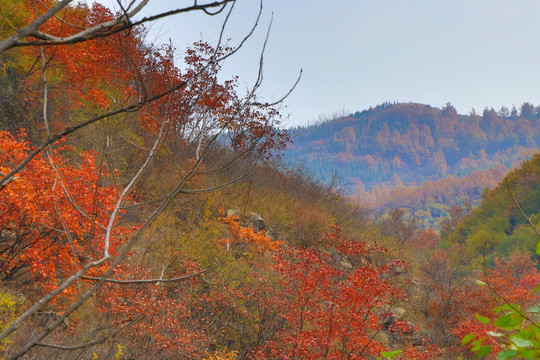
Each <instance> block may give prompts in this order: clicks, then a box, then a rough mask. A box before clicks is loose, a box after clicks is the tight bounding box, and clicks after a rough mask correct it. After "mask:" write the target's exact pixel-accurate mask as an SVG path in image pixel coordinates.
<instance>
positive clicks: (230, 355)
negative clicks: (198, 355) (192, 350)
mask: <svg viewBox="0 0 540 360" xmlns="http://www.w3.org/2000/svg"><path fill="white" fill-rule="evenodd" d="M237 356H238V351H229V350H228V349H225V350H222V351H216V352H215V353H214V354H209V355H208V356H207V357H205V358H204V359H203V360H236V359H237Z"/></svg>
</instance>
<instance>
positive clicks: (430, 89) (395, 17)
mask: <svg viewBox="0 0 540 360" xmlns="http://www.w3.org/2000/svg"><path fill="white" fill-rule="evenodd" d="M109 1H110V0H109ZM174 4H176V5H177V4H182V5H191V4H193V1H179V0H177V1H171V0H151V1H150V5H149V10H151V12H156V11H159V10H166V9H170V8H172V7H173V6H174ZM258 6H259V2H258V0H238V2H237V4H236V6H235V11H234V13H233V16H232V18H231V20H230V22H229V24H228V26H227V28H226V31H225V36H226V37H227V38H231V39H232V42H231V43H232V44H235V43H237V42H238V41H239V40H240V39H241V38H242V37H243V35H244V34H246V33H247V32H248V31H249V29H250V27H251V24H252V23H253V21H254V19H255V17H256V14H257V11H258ZM272 13H273V19H274V20H273V24H272V30H271V33H270V38H269V43H268V46H267V49H266V53H265V57H264V79H265V82H264V84H263V87H262V91H261V92H260V95H261V96H262V97H263V98H265V99H266V100H269V101H271V100H273V99H276V98H279V97H280V96H281V95H282V94H284V93H285V92H286V91H287V89H288V88H289V87H290V85H291V84H292V83H293V82H294V81H295V79H296V77H297V74H298V71H299V70H300V69H301V68H302V69H303V71H304V73H303V76H302V80H301V82H300V84H299V85H298V87H297V88H296V90H295V91H294V92H293V94H292V95H291V96H290V97H289V98H288V99H287V101H286V102H285V104H286V105H287V107H286V108H284V109H282V113H284V114H290V119H289V120H288V121H287V125H289V126H293V125H298V124H306V123H308V122H312V121H314V120H317V119H318V118H319V117H321V116H322V117H325V116H327V115H331V114H333V113H342V112H346V113H350V112H355V111H357V110H360V111H361V110H363V109H366V108H369V106H372V105H377V104H380V103H382V102H385V101H392V102H393V101H399V102H409V101H411V102H419V103H425V104H429V105H432V106H435V107H441V106H443V105H444V104H446V103H447V102H451V103H452V104H454V106H455V107H456V108H457V110H458V112H460V113H469V111H470V110H471V108H473V107H474V108H475V109H476V111H477V112H481V111H482V110H483V108H484V107H486V106H488V107H494V108H495V109H496V110H498V109H499V108H500V107H501V105H506V106H508V107H511V106H512V105H513V104H515V105H516V106H517V107H519V105H520V104H521V103H523V102H525V101H528V102H532V103H534V104H535V105H540V1H539V0H513V1H508V0H447V1H442V0H441V1H438V0H362V1H352V0H350V1H328V0H327V1H322V0H309V1H308V0H266V1H264V10H263V15H262V19H261V22H260V25H259V27H258V29H257V30H256V33H255V35H254V36H253V38H252V39H251V40H250V42H249V43H248V44H247V45H246V46H245V48H244V49H243V50H242V51H241V52H240V53H239V54H238V55H237V56H235V57H234V58H231V59H230V60H228V61H227V63H226V68H225V72H226V73H227V74H237V75H239V76H240V83H241V84H242V87H245V88H247V87H248V86H249V85H250V84H251V82H252V81H254V79H255V77H256V74H257V67H258V56H259V51H260V48H261V46H262V42H263V39H264V35H265V32H266V28H267V26H268V24H269V22H270V18H271V16H272ZM223 18H224V16H223V15H219V16H216V17H208V16H206V15H202V14H193V13H190V14H187V15H177V16H174V17H171V18H168V19H165V20H162V21H160V22H158V23H155V24H154V25H152V27H151V32H150V36H151V37H152V38H153V39H157V41H158V42H168V39H169V38H171V39H172V42H173V44H174V45H175V46H176V48H177V49H178V53H179V56H181V55H182V53H183V51H184V49H185V48H186V46H188V45H189V44H191V43H193V42H194V41H197V40H200V39H203V40H206V41H208V42H209V43H211V44H212V43H215V42H216V40H217V38H218V34H219V29H220V27H221V22H222V20H223Z"/></svg>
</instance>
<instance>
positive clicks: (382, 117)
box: [286, 103, 540, 192]
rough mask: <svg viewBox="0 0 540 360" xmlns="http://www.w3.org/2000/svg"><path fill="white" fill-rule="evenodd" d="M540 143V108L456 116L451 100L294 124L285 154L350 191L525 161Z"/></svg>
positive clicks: (392, 106)
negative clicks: (438, 105) (437, 104)
mask: <svg viewBox="0 0 540 360" xmlns="http://www.w3.org/2000/svg"><path fill="white" fill-rule="evenodd" d="M539 144H540V109H538V108H536V107H534V106H533V105H532V104H529V103H524V104H523V105H522V106H521V108H520V111H519V112H518V111H517V110H516V109H515V108H513V109H512V110H511V111H509V110H508V109H507V108H504V107H503V108H502V109H501V110H500V111H499V112H496V111H495V110H493V109H487V108H486V109H485V110H484V111H483V113H482V115H477V114H470V115H461V114H458V113H457V112H456V110H455V108H454V107H453V106H452V105H451V104H447V105H446V107H444V108H443V109H438V108H434V107H431V106H428V105H422V104H414V103H401V104H384V105H380V106H377V107H375V108H370V109H369V110H364V111H362V112H356V113H354V114H350V115H349V116H346V117H340V118H336V119H331V120H328V121H324V122H321V123H320V124H316V125H311V126H307V127H298V128H295V129H294V142H293V144H292V145H291V146H289V147H288V150H287V153H286V158H287V160H288V161H289V162H290V163H291V164H292V166H294V165H295V164H304V165H305V166H306V167H308V168H309V169H310V171H312V172H313V174H314V175H315V176H316V177H317V178H319V179H321V180H323V181H330V180H331V178H332V176H333V174H334V173H336V174H337V176H338V181H339V182H340V183H342V184H345V187H346V188H347V189H348V190H349V191H350V192H355V191H357V192H363V191H370V190H371V189H373V188H374V187H375V186H378V187H379V188H381V187H383V186H385V187H388V188H399V187H403V186H404V185H405V186H409V185H418V184H419V183H421V182H423V181H425V180H432V181H433V180H437V179H440V178H444V177H446V176H448V175H453V176H456V177H463V176H465V175H469V174H471V173H472V172H474V171H477V170H488V169H491V168H494V167H496V166H499V165H503V166H505V167H506V168H511V167H512V166H515V165H516V164H518V163H519V162H520V161H522V160H524V159H528V158H530V157H531V156H532V154H533V153H534V152H535V151H536V150H537V149H538V145H539Z"/></svg>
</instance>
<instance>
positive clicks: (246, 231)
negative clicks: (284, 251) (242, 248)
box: [220, 215, 283, 252]
mask: <svg viewBox="0 0 540 360" xmlns="http://www.w3.org/2000/svg"><path fill="white" fill-rule="evenodd" d="M220 220H221V221H222V222H224V223H225V224H227V225H228V227H229V234H230V239H222V240H221V243H222V244H224V245H226V246H231V245H235V244H237V243H244V244H251V245H255V248H256V249H257V251H259V252H264V251H277V250H279V249H280V248H281V245H282V244H283V242H281V241H274V240H272V239H270V238H269V237H267V236H266V235H265V234H264V230H263V231H260V232H256V231H255V230H254V229H253V228H252V227H245V226H242V225H241V224H240V219H238V218H237V217H236V216H234V215H231V216H228V217H224V218H220ZM229 242H230V243H229Z"/></svg>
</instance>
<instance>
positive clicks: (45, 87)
mask: <svg viewBox="0 0 540 360" xmlns="http://www.w3.org/2000/svg"><path fill="white" fill-rule="evenodd" d="M147 3H148V1H141V2H131V3H129V4H128V5H126V6H122V5H120V3H119V5H120V6H121V11H120V12H118V13H116V14H113V13H112V12H110V11H109V10H108V9H106V8H105V7H103V6H101V5H99V4H94V5H93V6H92V7H90V8H89V7H87V6H86V5H84V4H81V3H77V4H72V1H70V0H64V1H59V2H39V3H36V2H32V1H23V0H21V1H14V2H10V3H9V5H10V6H9V7H8V8H7V9H8V10H10V11H13V14H15V15H16V20H17V21H14V22H13V23H11V25H13V24H15V25H16V26H17V27H18V28H16V29H14V30H9V26H4V24H3V25H2V27H1V28H2V38H1V40H0V56H4V57H6V56H8V57H9V56H13V58H16V59H22V60H23V61H21V63H22V64H26V65H28V68H27V69H26V70H27V73H28V75H27V77H26V78H25V79H24V84H23V82H21V84H23V85H24V89H25V95H21V96H27V99H28V105H29V106H30V107H31V111H32V113H33V114H35V117H36V121H34V122H32V121H26V122H25V120H24V119H17V122H18V123H21V124H24V123H26V124H27V125H28V126H27V127H30V128H32V129H33V130H34V129H35V128H36V127H37V128H38V129H39V131H37V134H38V135H36V136H33V137H32V143H34V144H36V145H32V143H31V142H29V141H28V139H27V138H26V134H25V133H24V132H23V131H20V132H19V134H18V135H15V134H12V133H8V132H2V133H1V138H0V147H1V149H2V150H1V152H0V156H1V162H0V175H1V176H2V179H0V198H2V201H1V203H2V207H1V208H0V209H1V211H2V224H1V226H2V228H1V233H0V234H1V238H2V247H1V248H0V251H1V257H0V265H1V266H2V267H1V269H0V271H1V274H2V276H3V278H4V279H14V278H22V277H24V279H27V281H29V282H30V283H33V284H37V283H38V282H41V283H42V284H43V286H42V287H41V288H40V287H37V286H34V287H32V286H31V288H32V289H31V290H32V296H31V297H30V298H29V303H28V304H27V306H25V308H24V309H21V312H20V313H19V314H17V317H16V319H15V320H14V321H13V322H12V323H11V324H10V325H9V326H6V327H5V328H4V329H3V331H2V333H1V334H0V339H6V338H7V337H9V336H10V335H12V334H13V333H14V332H16V330H17V329H18V328H20V327H21V326H24V323H25V322H27V321H29V320H30V319H31V318H32V316H34V315H35V314H36V313H38V312H40V311H42V310H44V309H45V308H47V309H48V308H53V309H57V310H60V309H61V313H59V314H58V315H57V316H56V317H55V318H54V321H52V322H51V323H50V324H48V325H47V326H46V327H45V328H44V329H42V331H40V332H39V333H36V334H32V335H31V336H30V337H28V338H26V339H24V340H21V342H20V343H19V345H20V348H18V349H13V350H11V352H10V353H9V356H11V357H12V358H19V357H21V356H23V355H24V354H26V353H27V352H28V351H30V350H32V349H33V348H34V347H36V346H38V347H44V348H52V349H57V350H73V349H81V348H85V347H87V346H91V344H90V345H89V344H84V343H83V344H78V345H73V344H69V345H64V344H62V341H61V340H62V339H57V340H60V343H56V344H55V343H53V342H51V341H49V342H47V341H46V340H45V339H46V338H49V339H51V336H50V335H51V334H54V331H55V329H57V328H58V327H59V326H61V325H62V324H64V321H65V319H67V318H68V317H69V316H70V315H72V314H73V313H74V312H75V311H77V310H78V309H80V308H81V306H83V305H84V304H85V303H86V302H87V300H88V299H90V298H92V297H96V296H98V297H102V298H103V299H104V300H103V302H102V306H106V305H107V303H110V301H112V300H111V296H112V295H113V294H114V291H119V290H114V291H113V289H112V288H111V284H120V285H123V286H125V287H126V288H125V292H126V293H125V296H121V297H123V298H125V299H126V298H129V297H130V296H131V295H129V294H130V291H131V290H130V288H129V287H130V286H139V285H141V284H143V285H144V284H146V285H147V286H150V285H151V284H154V285H152V286H155V284H158V283H174V282H179V281H184V280H186V279H190V278H192V277H196V276H199V275H200V274H203V273H205V272H206V271H207V270H208V269H214V268H215V266H217V265H218V264H219V263H220V259H219V258H216V259H215V261H214V265H213V266H210V267H208V268H207V269H200V268H197V266H196V265H193V264H191V265H189V266H183V267H180V268H178V269H177V271H173V270H172V269H169V268H163V271H161V274H160V273H159V272H157V271H156V270H157V269H154V268H152V267H151V266H150V267H145V266H144V265H145V262H140V264H141V267H133V265H134V263H136V261H135V260H130V259H136V258H137V253H138V251H140V250H141V248H142V246H141V244H142V243H144V242H145V241H146V240H147V239H148V238H149V237H151V236H153V235H152V233H151V231H150V230H151V227H152V225H153V224H154V223H155V222H156V220H158V219H159V218H160V216H162V215H163V214H164V212H165V211H166V209H168V208H169V207H170V205H171V204H172V203H174V202H175V201H177V199H178V197H180V196H188V195H194V194H201V193H208V192H213V191H217V190H219V189H222V188H224V187H227V186H230V185H232V184H236V183H237V182H239V181H241V180H243V179H246V178H247V177H248V176H249V175H250V174H251V172H252V170H253V168H254V167H255V166H257V164H260V163H262V162H271V161H273V160H275V159H276V158H275V154H276V152H277V151H280V150H281V149H283V146H284V144H285V143H286V142H287V139H288V136H287V134H286V133H285V132H284V131H282V130H280V129H279V124H280V115H279V113H278V112H277V110H276V109H275V107H274V105H276V104H277V103H279V101H278V102H277V103H274V104H269V103H265V102H263V101H261V100H259V99H258V98H257V90H258V89H259V87H260V86H261V84H262V69H260V70H259V74H258V77H257V79H256V81H255V83H254V85H253V86H252V87H251V88H250V89H249V90H248V91H247V93H246V94H245V95H240V94H238V91H237V82H236V80H235V79H231V80H229V81H224V82H223V81H220V80H219V79H218V73H219V72H220V70H221V64H222V62H223V61H224V60H225V59H227V58H229V57H231V56H232V55H234V54H235V53H236V51H238V49H239V48H240V47H241V46H242V45H243V44H244V42H245V41H246V40H247V39H248V38H249V36H250V35H251V34H252V33H253V30H254V28H255V26H256V25H257V23H258V22H259V18H260V13H259V17H258V18H257V19H255V21H254V27H253V29H251V30H250V31H249V32H248V34H247V36H246V38H244V39H241V41H240V42H239V43H238V45H236V46H229V45H227V44H224V43H223V42H222V40H221V39H222V34H220V38H219V39H220V40H219V41H218V43H217V44H215V45H214V46H210V45H208V44H205V43H203V42H199V43H196V44H195V45H194V46H193V48H191V49H188V50H187V52H186V57H185V59H184V60H185V64H186V68H185V70H182V71H180V70H179V69H178V68H177V67H176V65H175V59H174V52H175V51H174V48H173V47H172V45H166V46H163V47H161V48H160V47H157V46H154V45H151V44H148V43H147V42H145V41H144V29H143V28H142V27H141V25H142V24H144V23H146V22H150V21H154V20H157V19H159V18H161V17H164V16H170V15H175V14H185V13H188V14H189V13H190V12H193V11H203V12H205V13H207V14H209V15H216V14H219V13H221V12H224V13H225V15H226V19H228V14H230V12H231V11H232V9H233V6H232V5H233V4H234V1H232V0H225V1H216V2H209V3H205V4H198V3H195V4H194V5H192V6H188V7H184V8H176V9H171V11H169V12H165V13H161V14H156V15H151V16H147V17H145V18H142V19H136V18H135V17H136V15H137V14H139V13H140V11H141V10H142V9H143V8H144V6H145V5H146V4H147ZM229 3H231V5H230V6H227V4H229ZM13 4H14V5H13ZM261 9H262V5H261ZM225 21H226V20H225ZM6 29H7V30H6ZM17 48H19V49H21V50H20V51H19V50H17ZM263 51H264V45H263ZM260 64H261V66H262V55H261V59H260ZM67 104H69V106H66V105H67ZM22 115H23V114H21V116H22ZM96 128H97V129H99V130H100V131H96V130H97V129H96ZM74 145H77V147H75V146H74ZM119 154H122V155H119ZM238 163H247V164H251V165H250V166H244V167H243V168H242V169H243V171H241V172H231V171H230V169H231V167H233V166H234V165H235V164H238ZM116 164H121V165H124V166H123V167H122V168H121V169H120V170H119V169H117V167H116ZM157 166H159V169H161V170H158V171H156V169H158V167H157ZM166 168H167V169H170V171H168V172H164V171H163V170H162V169H166ZM151 179H153V180H151ZM160 180H161V181H160ZM151 181H153V182H154V184H157V186H154V189H153V190H154V191H150V190H147V189H148V188H145V187H144V186H143V185H146V184H149V183H150V182H151ZM142 190H144V191H142ZM124 216H125V217H124ZM226 253H227V251H226V250H223V251H222V256H223V255H224V254H226ZM143 255H145V254H144V253H143ZM170 256H173V257H174V256H175V254H170ZM150 257H151V255H150ZM143 258H144V256H143ZM154 263H155V262H154ZM146 264H148V262H146ZM187 288H189V286H188V285H186V289H187ZM107 289H109V291H107ZM165 290H166V289H164V288H153V287H151V286H150V287H147V288H146V289H145V290H143V291H140V290H139V291H137V292H136V293H137V294H138V295H143V296H142V298H144V299H147V300H148V299H154V300H153V304H154V305H155V306H156V309H157V312H158V313H159V312H160V311H161V310H159V309H162V310H163V311H165V314H167V311H170V310H167V309H169V305H170V304H171V302H172V303H174V302H175V300H174V299H168V298H167V297H168V293H164V291H165ZM132 294H133V293H132ZM160 294H161V295H160ZM186 294H187V293H186ZM186 296H187V295H186ZM150 303H152V301H151V302H149V303H144V304H146V305H149V304H150ZM144 304H135V305H133V306H136V307H138V309H141V306H142V307H143V308H144V306H146V305H144ZM112 305H114V306H112ZM112 305H111V306H112V307H111V308H109V310H111V309H112V311H115V312H116V313H115V315H119V314H120V312H121V311H125V312H126V314H127V313H129V314H130V316H131V315H132V314H133V312H134V310H133V309H132V308H130V306H131V305H130V304H129V303H119V304H112ZM184 305H185V304H184ZM179 306H180V305H179ZM182 306H183V305H182ZM122 309H123V310H122ZM104 311H105V310H104ZM162 313H163V312H162ZM171 316H172V315H171V314H169V315H168V318H170V317H171ZM124 320H125V321H128V322H130V321H132V320H133V321H136V322H138V325H137V326H136V328H144V326H145V321H143V320H141V319H133V318H130V317H129V316H128V317H127V318H125V319H124ZM147 326H148V329H151V330H152V331H153V335H152V336H154V338H155V341H157V342H159V341H162V344H163V346H169V345H167V344H168V343H167V341H168V339H167V336H165V335H163V336H161V335H160V334H167V333H169V332H170V331H175V332H178V331H180V327H181V326H180V324H179V323H178V322H176V323H163V324H161V325H159V326H158V325H155V324H154V325H147ZM175 326H176V328H174V327H175ZM173 328H174V329H173ZM196 328H197V327H196V326H195V327H194V328H193V329H196ZM171 329H173V330H171ZM193 329H192V330H193ZM97 331H98V332H99V330H97ZM193 331H194V332H196V331H195V330H193ZM199 335H200V333H199V334H195V335H194V337H193V338H190V337H188V338H189V339H190V340H186V341H192V340H193V344H195V341H194V339H195V338H197V339H199V338H200V336H199ZM53 338H54V336H53ZM188 338H186V339H188ZM44 340H45V341H44ZM51 340H52V339H51ZM169 340H170V339H169ZM178 341H180V340H178ZM201 341H202V340H201ZM93 343H95V342H93ZM93 343H92V344H93ZM180 343H181V344H186V343H187V342H181V341H180ZM186 351H187V350H186ZM194 351H195V352H194V353H193V354H198V353H197V352H196V351H198V350H194Z"/></svg>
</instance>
